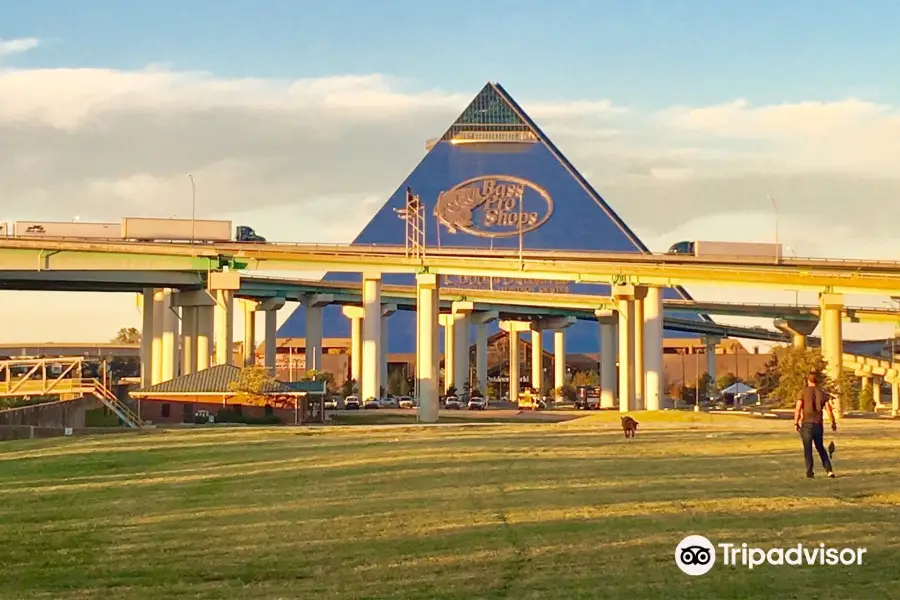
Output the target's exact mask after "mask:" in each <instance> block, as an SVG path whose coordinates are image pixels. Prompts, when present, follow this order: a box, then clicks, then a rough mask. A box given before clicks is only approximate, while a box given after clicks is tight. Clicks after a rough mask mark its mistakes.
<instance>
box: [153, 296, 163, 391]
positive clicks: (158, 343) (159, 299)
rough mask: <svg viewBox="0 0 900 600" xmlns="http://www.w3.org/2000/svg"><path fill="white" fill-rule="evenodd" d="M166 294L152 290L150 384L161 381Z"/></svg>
mask: <svg viewBox="0 0 900 600" xmlns="http://www.w3.org/2000/svg"><path fill="white" fill-rule="evenodd" d="M165 300H166V293H165V291H164V290H162V289H155V290H153V339H152V340H151V342H150V355H151V358H150V368H151V371H150V384H151V385H156V384H157V383H161V382H162V380H163V378H162V377H163V346H162V338H163V335H162V333H163V319H165V318H166V314H165V313H166V308H165V306H166V304H165Z"/></svg>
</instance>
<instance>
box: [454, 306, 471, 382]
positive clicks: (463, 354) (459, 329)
mask: <svg viewBox="0 0 900 600" xmlns="http://www.w3.org/2000/svg"><path fill="white" fill-rule="evenodd" d="M453 327H454V329H455V330H456V331H455V333H454V336H453V337H454V340H455V346H454V347H453V353H454V357H453V381H454V382H456V386H457V388H459V392H460V393H462V392H463V390H465V389H466V384H467V383H469V374H470V373H471V365H470V364H469V349H470V348H471V344H470V343H469V315H467V314H457V315H456V322H455V323H454V324H453Z"/></svg>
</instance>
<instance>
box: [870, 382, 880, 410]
mask: <svg viewBox="0 0 900 600" xmlns="http://www.w3.org/2000/svg"><path fill="white" fill-rule="evenodd" d="M872 398H873V399H874V400H875V408H881V379H878V378H877V377H872Z"/></svg>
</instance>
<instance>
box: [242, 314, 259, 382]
mask: <svg viewBox="0 0 900 600" xmlns="http://www.w3.org/2000/svg"><path fill="white" fill-rule="evenodd" d="M257 306H258V303H257V302H256V301H255V300H246V299H243V300H241V309H242V310H243V313H244V338H243V340H242V343H241V362H242V363H243V365H244V366H245V367H252V366H254V365H255V364H256V310H257Z"/></svg>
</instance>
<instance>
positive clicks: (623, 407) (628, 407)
mask: <svg viewBox="0 0 900 600" xmlns="http://www.w3.org/2000/svg"><path fill="white" fill-rule="evenodd" d="M613 298H614V299H615V301H616V305H617V306H618V310H619V411H620V412H629V411H632V410H635V409H636V403H635V385H634V375H635V361H634V334H635V309H634V304H635V290H634V286H633V285H619V286H615V287H614V288H613Z"/></svg>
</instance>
